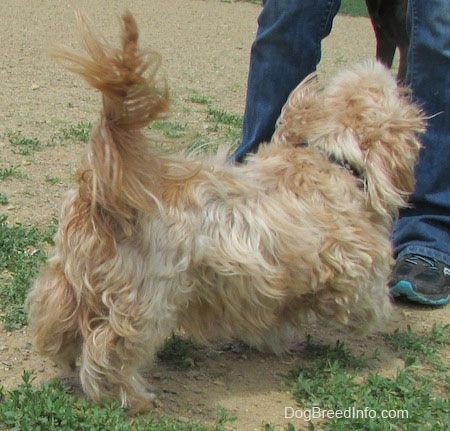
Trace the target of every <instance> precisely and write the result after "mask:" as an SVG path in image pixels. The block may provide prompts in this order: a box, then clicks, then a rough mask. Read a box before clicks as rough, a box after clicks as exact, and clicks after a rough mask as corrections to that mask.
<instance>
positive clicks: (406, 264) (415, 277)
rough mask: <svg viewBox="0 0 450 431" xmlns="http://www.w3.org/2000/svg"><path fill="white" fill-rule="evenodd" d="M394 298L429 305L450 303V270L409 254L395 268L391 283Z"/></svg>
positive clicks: (440, 264) (432, 261)
mask: <svg viewBox="0 0 450 431" xmlns="http://www.w3.org/2000/svg"><path fill="white" fill-rule="evenodd" d="M389 285H390V287H391V293H392V295H393V296H394V297H398V296H406V297H407V298H408V299H409V300H411V301H414V302H420V303H421V304H428V305H445V304H448V302H450V268H449V267H448V266H446V265H444V264H443V263H442V262H439V261H437V260H435V259H432V258H429V257H424V256H420V255H418V254H407V255H405V256H402V257H401V258H400V259H399V260H397V263H396V264H395V266H394V269H393V271H392V275H391V279H390V282H389Z"/></svg>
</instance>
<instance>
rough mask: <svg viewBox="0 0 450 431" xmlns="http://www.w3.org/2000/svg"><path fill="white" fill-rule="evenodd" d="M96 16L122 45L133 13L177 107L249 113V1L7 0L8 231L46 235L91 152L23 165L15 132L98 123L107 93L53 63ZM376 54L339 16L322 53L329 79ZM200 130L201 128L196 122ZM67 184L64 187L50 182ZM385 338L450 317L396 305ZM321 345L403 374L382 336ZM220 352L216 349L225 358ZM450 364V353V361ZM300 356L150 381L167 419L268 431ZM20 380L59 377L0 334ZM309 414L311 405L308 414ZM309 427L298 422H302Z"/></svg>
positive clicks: (8, 381) (5, 359) (4, 381)
mask: <svg viewBox="0 0 450 431" xmlns="http://www.w3.org/2000/svg"><path fill="white" fill-rule="evenodd" d="M80 7H81V8H82V9H84V10H85V11H86V12H88V13H89V15H90V16H91V17H92V20H93V21H94V22H95V23H96V24H97V26H98V28H99V29H100V30H101V32H102V33H103V34H104V35H105V36H106V38H107V39H113V40H117V32H118V19H117V17H118V15H119V14H120V13H121V12H122V11H123V10H125V8H127V7H131V8H132V11H133V12H134V14H135V16H136V18H137V20H138V24H139V26H140V30H141V43H142V44H143V45H144V46H149V47H151V48H153V49H155V50H156V51H158V52H160V53H161V54H162V56H163V70H164V73H165V75H166V77H167V80H168V83H169V87H170V89H171V93H172V97H173V98H174V99H175V100H176V103H177V104H178V105H182V103H183V100H184V99H185V98H186V97H187V96H188V94H192V91H195V92H198V94H201V95H203V96H205V97H207V98H208V99H210V100H212V101H213V103H214V105H215V106H216V107H217V108H219V109H224V110H226V111H228V112H232V113H236V114H242V112H243V106H244V99H245V86H246V78H247V70H248V53H249V48H250V45H251V42H252V40H253V38H254V34H255V30H256V18H257V15H258V13H259V11H260V7H259V6H258V5H255V4H251V3H248V2H237V3H230V2H225V1H219V0H203V1H202V0H135V1H133V2H128V1H122V0H108V1H106V0H97V1H95V2H91V1H87V0H83V1H81V0H80V1H76V0H67V1H60V0H2V6H1V20H0V36H1V40H2V47H1V50H2V55H1V57H0V78H1V90H0V168H5V167H9V166H19V167H20V171H21V172H22V173H24V174H25V175H26V177H25V178H23V179H20V180H14V179H11V180H8V181H2V182H0V192H2V193H6V194H7V195H8V198H9V203H8V205H7V206H6V207H5V206H2V207H0V211H1V212H6V213H7V215H8V217H9V221H10V222H15V221H19V222H22V223H26V224H36V225H43V226H45V225H47V224H48V223H49V220H50V219H51V217H53V216H56V215H57V211H58V205H59V201H60V196H61V194H62V193H63V192H64V190H66V189H67V188H68V187H69V185H70V184H71V181H72V175H73V172H74V170H75V168H76V166H77V164H78V160H79V157H80V155H81V153H82V151H83V147H82V146H81V145H74V146H56V147H50V148H46V149H44V150H43V151H40V152H38V153H34V154H32V155H31V156H20V155H17V154H14V153H13V152H12V151H11V149H10V144H9V143H8V137H7V133H8V131H20V132H22V133H23V135H24V136H28V137H34V138H38V139H39V140H40V141H42V142H46V140H48V139H49V138H50V137H51V136H53V135H54V134H55V133H56V132H57V131H58V130H60V129H61V127H64V126H67V125H74V124H77V123H79V122H88V121H90V122H95V120H96V115H97V112H98V110H99V106H100V105H99V98H98V94H96V93H94V92H92V91H91V90H88V89H87V88H86V86H85V85H84V84H83V83H82V82H81V81H80V80H79V79H78V78H76V77H74V76H72V75H70V74H68V73H66V72H64V71H62V70H61V69H60V68H59V67H57V66H56V65H55V64H54V63H53V62H52V61H51V60H50V59H49V58H48V56H47V55H46V53H45V50H46V48H48V47H49V46H51V45H53V44H55V43H56V44H66V45H70V46H74V47H76V46H78V43H77V38H76V34H75V29H74V9H75V8H80ZM374 50H375V43H374V39H373V33H372V29H371V27H370V23H369V21H368V19H366V18H352V17H346V16H338V17H337V18H336V20H335V23H334V28H333V32H332V34H331V36H330V37H329V38H327V39H326V40H325V42H324V45H323V55H322V59H323V60H322V63H321V64H320V67H319V72H320V76H321V79H322V78H323V79H326V77H327V76H328V75H330V74H331V73H332V72H333V71H335V70H336V69H337V68H339V67H341V66H343V65H345V64H347V63H349V62H353V61H358V60H361V59H366V58H371V57H372V56H373V53H374ZM192 117H193V118H192V122H193V123H195V122H198V121H200V120H198V118H196V117H195V113H193V114H192ZM47 175H52V176H54V177H58V178H60V179H61V181H60V182H59V183H58V184H50V183H49V182H48V181H45V177H46V176H47ZM397 311H398V313H397V314H396V317H395V318H394V320H393V321H392V322H390V323H389V326H388V328H387V331H392V330H394V329H395V328H405V327H406V325H407V324H410V325H411V326H412V328H413V329H414V330H417V331H419V332H421V331H423V330H427V329H430V328H431V326H432V325H433V323H434V322H440V323H450V317H449V308H448V307H447V308H440V309H429V308H423V307H415V306H411V305H408V304H398V305H397ZM309 332H311V333H312V335H313V336H314V337H316V339H317V340H320V341H324V342H331V343H332V344H334V342H335V340H336V339H340V340H341V341H344V342H345V343H346V344H347V346H348V347H351V348H353V349H354V350H355V351H356V352H360V351H365V352H374V351H375V350H376V349H377V348H378V349H379V350H381V355H382V358H383V360H382V361H381V364H382V365H380V367H381V368H380V369H379V372H381V373H383V374H390V373H393V372H395V370H396V369H397V367H400V366H401V365H402V363H401V360H399V359H398V358H396V357H395V354H394V353H393V352H392V351H391V350H389V349H388V348H387V347H383V346H384V343H383V342H382V339H381V336H380V335H379V334H375V335H372V336H370V337H367V338H364V339H358V340H354V339H351V338H349V337H348V336H347V335H346V334H344V333H341V332H337V331H330V330H323V329H321V328H310V331H309ZM216 347H217V348H216ZM446 354H447V359H448V360H450V352H449V351H447V352H446ZM299 361H301V355H297V356H296V355H290V356H288V355H287V356H285V357H281V358H274V357H273V356H270V355H262V354H258V353H255V352H251V351H244V352H242V351H241V352H238V353H233V352H230V351H226V350H224V349H222V348H219V346H213V347H212V348H208V349H206V350H205V351H204V352H202V358H201V360H199V361H198V362H197V363H196V364H195V366H194V367H193V368H192V369H190V370H189V371H185V372H181V371H170V370H168V369H167V367H164V366H162V365H156V367H155V369H154V370H152V371H151V373H150V374H149V375H150V376H151V377H152V378H153V381H154V383H155V385H156V387H157V388H158V389H159V394H160V401H161V406H160V407H159V408H158V410H159V411H160V412H161V413H165V414H172V415H175V416H178V417H184V418H196V419H200V420H206V421H211V420H213V419H214V416H215V412H216V408H217V406H218V405H220V406H222V407H223V408H225V410H226V411H227V412H228V414H230V415H236V416H237V420H236V422H234V423H233V425H232V426H230V428H233V429H237V430H244V431H247V430H259V429H260V428H261V424H262V423H265V422H269V423H271V424H273V425H278V426H280V427H281V426H282V425H284V424H286V423H287V422H288V420H286V419H285V418H284V407H286V406H293V405H294V406H295V404H294V401H293V400H292V398H291V396H290V394H289V388H288V387H287V386H286V383H285V375H286V373H287V372H288V371H289V370H291V369H293V368H295V366H296V364H298V363H299ZM23 370H31V371H33V372H34V373H35V374H36V375H37V377H38V381H42V380H45V379H49V378H52V377H54V376H56V375H57V374H58V370H57V369H56V368H55V367H54V366H53V365H52V364H51V363H50V362H48V361H46V360H43V359H42V358H40V357H37V356H36V355H34V354H33V353H32V352H31V351H30V344H29V338H28V336H27V330H26V328H25V329H23V330H20V331H17V332H13V333H8V332H6V331H4V330H2V331H0V385H3V386H4V387H5V388H6V389H11V388H12V387H14V386H16V385H17V384H18V383H19V382H20V377H21V374H22V371H23ZM305 407H306V406H305ZM296 425H297V426H300V425H301V424H300V423H298V422H297V423H296Z"/></svg>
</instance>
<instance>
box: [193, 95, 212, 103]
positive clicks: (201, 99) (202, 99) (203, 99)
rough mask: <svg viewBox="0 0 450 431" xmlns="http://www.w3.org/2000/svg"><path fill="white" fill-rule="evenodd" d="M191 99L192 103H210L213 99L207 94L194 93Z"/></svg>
mask: <svg viewBox="0 0 450 431" xmlns="http://www.w3.org/2000/svg"><path fill="white" fill-rule="evenodd" d="M189 101H190V102H191V103H197V104H198V105H210V104H211V101H210V100H209V99H208V98H207V97H206V96H201V95H199V94H193V95H192V96H191V97H190V98H189Z"/></svg>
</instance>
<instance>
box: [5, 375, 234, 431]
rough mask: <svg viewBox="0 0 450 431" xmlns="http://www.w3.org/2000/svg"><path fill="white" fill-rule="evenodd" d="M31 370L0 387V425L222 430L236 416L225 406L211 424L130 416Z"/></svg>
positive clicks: (33, 429) (85, 430)
mask: <svg viewBox="0 0 450 431" xmlns="http://www.w3.org/2000/svg"><path fill="white" fill-rule="evenodd" d="M32 382H33V377H32V375H31V374H30V373H29V372H24V373H23V375H22V383H21V384H20V385H19V386H18V387H17V388H15V389H13V390H11V391H7V392H6V391H4V390H3V389H2V388H0V429H1V430H18V431H39V430H41V431H106V430H108V431H109V430H111V431H207V430H210V431H221V430H223V429H224V428H223V426H224V424H225V423H226V422H229V421H231V420H232V418H229V417H228V416H227V415H226V413H225V412H224V410H223V409H220V408H219V410H218V414H217V419H216V422H215V424H214V425H213V426H212V427H210V428H207V427H206V426H204V425H202V424H199V423H197V422H194V421H190V422H184V421H178V420H177V419H171V418H162V419H155V418H153V417H152V416H150V415H142V416H140V417H137V418H135V419H129V418H127V416H126V414H125V411H124V409H123V408H121V407H119V406H118V405H117V403H115V402H112V403H106V402H105V403H104V404H103V405H102V406H95V405H92V404H90V403H88V402H87V401H86V400H84V399H82V398H78V397H76V396H74V395H70V394H68V393H67V391H66V389H65V388H64V386H63V385H62V384H61V382H60V381H58V380H52V381H50V382H47V383H43V384H42V385H40V386H34V385H33V384H32Z"/></svg>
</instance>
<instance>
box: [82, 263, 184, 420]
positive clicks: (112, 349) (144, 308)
mask: <svg viewBox="0 0 450 431" xmlns="http://www.w3.org/2000/svg"><path fill="white" fill-rule="evenodd" d="M135 263H136V262H135ZM125 267H128V268H129V269H130V270H133V271H135V272H134V275H135V277H134V278H133V277H125V279H127V280H128V282H129V283H130V284H129V285H128V286H127V285H125V286H119V285H118V284H116V285H114V286H111V288H110V290H109V291H108V292H104V293H103V294H102V303H103V304H104V305H105V307H104V308H103V309H102V313H101V315H99V314H100V313H98V314H97V316H91V317H90V318H89V324H87V325H84V327H85V330H86V333H85V337H84V339H85V342H84V345H83V351H82V357H81V366H80V378H81V383H82V386H83V389H84V391H85V393H86V394H87V396H88V397H89V398H90V399H92V400H93V401H95V402H99V401H101V400H102V399H110V400H111V399H115V400H117V401H118V402H119V403H120V404H121V405H122V406H123V407H126V408H129V409H130V410H131V413H138V412H142V411H147V410H149V409H151V408H152V402H153V401H154V400H155V398H156V396H155V394H154V393H152V392H151V391H150V390H149V383H148V382H147V381H146V380H145V379H144V378H143V377H142V375H141V371H142V370H143V369H144V368H145V367H147V366H148V365H149V363H151V362H152V360H153V359H154V356H155V353H156V351H157V350H158V349H159V348H160V346H161V345H162V343H163V342H164V340H165V339H166V337H168V336H169V335H170V333H171V331H173V330H175V329H176V320H175V316H174V310H172V309H171V307H170V305H169V303H168V301H167V300H166V299H167V298H165V297H164V295H165V292H167V290H170V289H168V287H167V285H166V283H167V281H164V284H163V281H162V280H161V282H160V283H159V284H158V283H157V282H154V281H153V282H152V285H149V284H150V282H149V281H148V280H146V278H145V275H144V274H140V275H138V272H139V271H138V270H136V269H135V268H134V267H132V266H131V265H125ZM125 267H122V268H121V271H120V273H121V274H124V273H126V270H125ZM137 267H140V268H144V267H145V265H144V264H143V263H142V262H141V263H140V264H138V265H137ZM128 275H129V274H128ZM122 283H123V280H122Z"/></svg>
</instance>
